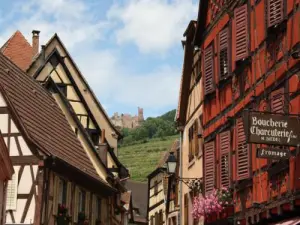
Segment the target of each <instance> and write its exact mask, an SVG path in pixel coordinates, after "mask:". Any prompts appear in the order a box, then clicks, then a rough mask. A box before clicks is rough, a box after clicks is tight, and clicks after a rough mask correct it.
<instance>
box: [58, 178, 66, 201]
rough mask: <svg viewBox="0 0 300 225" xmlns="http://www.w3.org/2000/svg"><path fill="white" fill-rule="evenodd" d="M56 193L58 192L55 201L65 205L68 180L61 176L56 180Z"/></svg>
mask: <svg viewBox="0 0 300 225" xmlns="http://www.w3.org/2000/svg"><path fill="white" fill-rule="evenodd" d="M61 185H62V186H61ZM57 194H58V196H57V203H58V204H60V205H64V206H66V204H67V197H68V182H67V181H66V180H65V179H63V178H61V177H60V178H59V180H58V193H57Z"/></svg>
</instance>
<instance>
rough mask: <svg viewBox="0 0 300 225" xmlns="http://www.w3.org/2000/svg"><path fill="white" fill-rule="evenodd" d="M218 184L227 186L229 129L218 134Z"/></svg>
mask: <svg viewBox="0 0 300 225" xmlns="http://www.w3.org/2000/svg"><path fill="white" fill-rule="evenodd" d="M220 153H221V154H220V155H221V163H220V184H221V186H223V187H229V182H230V181H229V153H230V131H225V132H223V133H221V134H220Z"/></svg>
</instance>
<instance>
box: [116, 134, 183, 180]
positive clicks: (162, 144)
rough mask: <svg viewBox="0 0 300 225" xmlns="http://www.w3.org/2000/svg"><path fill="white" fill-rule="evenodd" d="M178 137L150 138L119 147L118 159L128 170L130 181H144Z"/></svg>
mask: <svg viewBox="0 0 300 225" xmlns="http://www.w3.org/2000/svg"><path fill="white" fill-rule="evenodd" d="M177 138H178V135H173V136H169V137H162V138H152V139H149V140H148V141H143V142H145V143H143V142H141V143H138V144H134V145H127V146H120V148H119V151H118V153H119V154H118V157H119V159H120V161H121V162H122V163H123V164H124V165H125V166H126V167H127V168H128V169H129V171H130V175H131V179H133V180H136V181H146V180H147V178H146V177H147V175H148V174H150V173H151V172H152V171H153V170H154V169H155V168H156V166H157V164H158V162H159V160H160V158H161V157H162V155H163V153H164V152H166V151H167V150H169V149H170V148H171V146H172V143H173V142H174V141H175V140H176V139H177Z"/></svg>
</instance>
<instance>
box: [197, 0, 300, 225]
mask: <svg viewBox="0 0 300 225" xmlns="http://www.w3.org/2000/svg"><path fill="white" fill-rule="evenodd" d="M299 4H300V2H299V1H298V0H258V1H254V0H239V1H223V0H208V1H200V8H199V14H198V21H197V26H196V29H195V35H194V38H193V47H194V48H197V49H200V51H199V52H201V55H202V59H201V65H202V68H201V70H200V71H201V74H202V77H203V79H202V82H203V92H201V98H202V99H203V119H202V123H203V136H204V194H209V193H211V192H212V190H213V189H214V188H217V189H219V188H221V187H222V186H223V187H227V188H231V190H232V192H233V199H232V200H234V201H235V202H236V203H235V205H234V215H231V214H230V215H229V214H226V213H225V214H224V213H222V214H220V215H206V216H207V219H206V221H205V223H206V224H270V223H271V222H272V223H274V224H279V221H281V222H282V223H280V224H283V222H287V221H289V223H290V224H298V223H299V219H298V218H296V215H297V214H299V211H298V210H299V206H300V205H299V203H300V200H299V198H300V197H299V190H300V185H299V184H300V182H299V169H298V168H299V166H300V164H299V162H300V160H299V159H300V156H299V154H298V153H299V151H298V150H297V147H296V148H295V147H284V146H283V145H277V146H266V145H262V144H250V143H248V142H247V141H246V140H247V139H246V135H245V129H246V127H244V123H243V120H242V115H243V112H244V111H245V110H248V111H260V112H264V113H266V112H267V113H270V115H271V114H274V113H279V114H281V115H285V116H288V115H289V114H296V115H298V116H299V110H300V105H299V100H300V96H299V90H300V89H299V88H300V86H299V84H300V82H299V79H300V61H299V51H300V49H299V48H300V47H299V46H300V7H299ZM282 144H284V143H282ZM260 147H273V148H275V149H277V150H279V149H288V150H290V151H291V153H292V156H291V157H290V158H289V159H283V160H274V159H263V158H258V157H257V155H256V151H257V149H258V148H260ZM230 217H231V218H230ZM287 223H288V222H287Z"/></svg>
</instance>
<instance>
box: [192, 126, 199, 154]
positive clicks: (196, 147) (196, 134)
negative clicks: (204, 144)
mask: <svg viewBox="0 0 300 225" xmlns="http://www.w3.org/2000/svg"><path fill="white" fill-rule="evenodd" d="M198 126H199V125H198V120H196V121H195V123H194V134H193V135H194V145H195V147H194V148H195V156H198V155H199V143H198V129H199V128H198Z"/></svg>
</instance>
